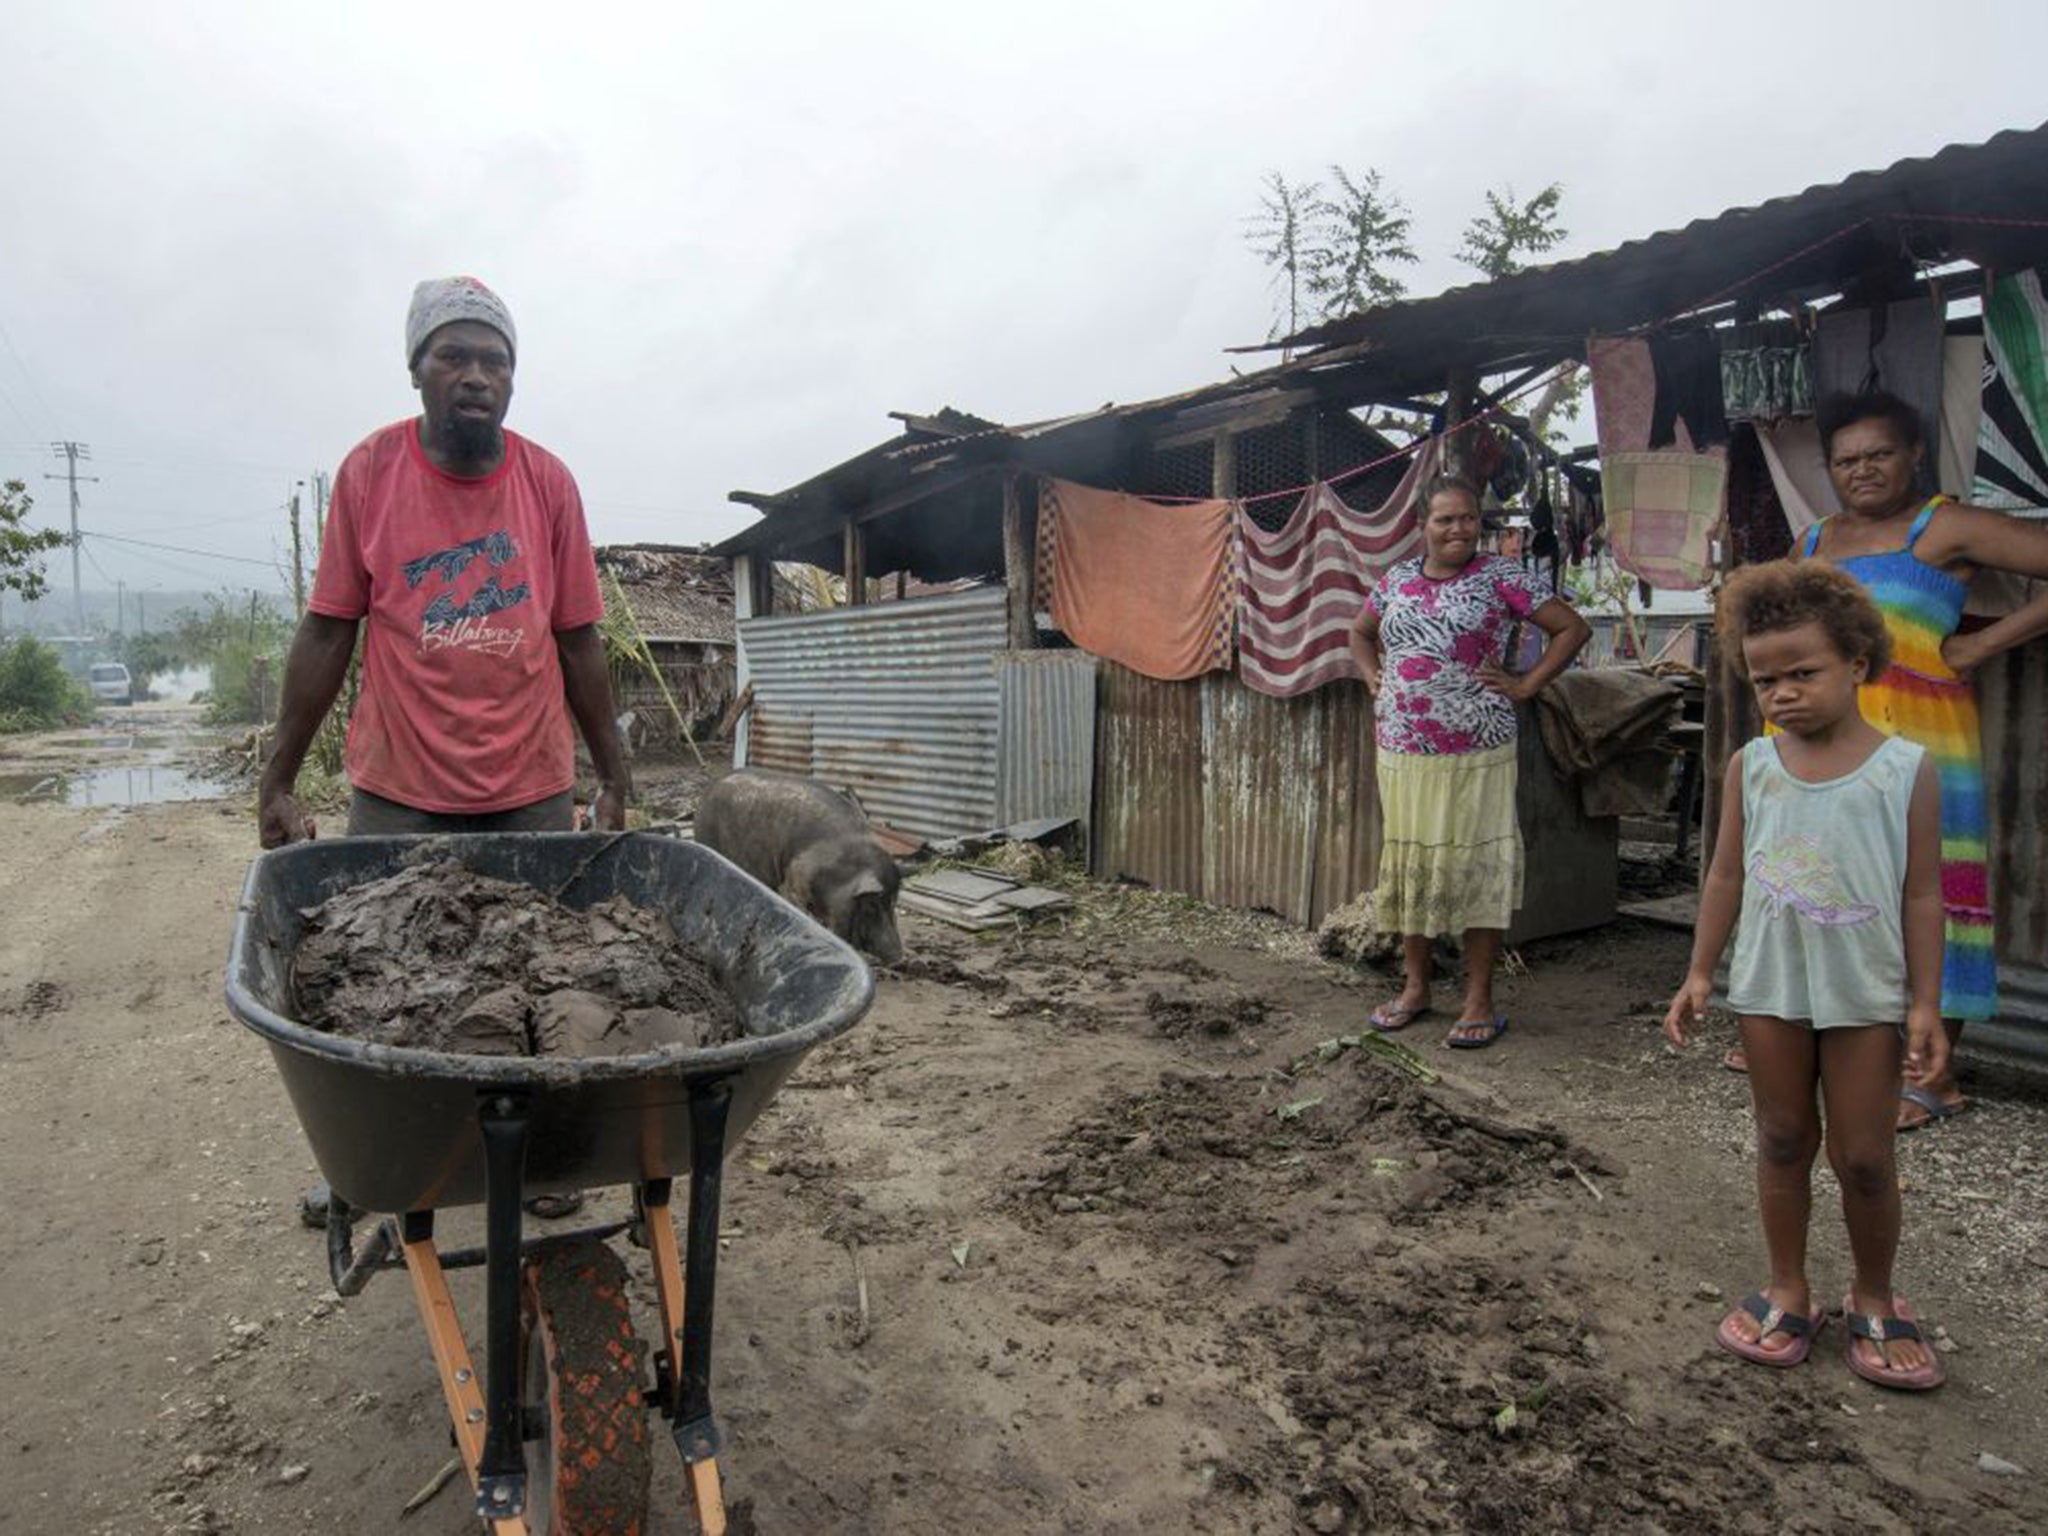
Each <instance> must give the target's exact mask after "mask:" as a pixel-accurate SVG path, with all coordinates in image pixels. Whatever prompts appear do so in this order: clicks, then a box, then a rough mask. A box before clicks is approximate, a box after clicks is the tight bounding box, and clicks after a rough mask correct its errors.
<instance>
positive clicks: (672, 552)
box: [593, 544, 739, 746]
mask: <svg viewBox="0 0 2048 1536" xmlns="http://www.w3.org/2000/svg"><path fill="white" fill-rule="evenodd" d="M593 553H594V554H595V555H596V557H597V570H598V579H599V581H600V582H601V583H602V585H603V587H604V595H605V604H606V607H607V609H608V610H610V612H609V613H608V616H607V624H608V626H616V625H623V626H630V628H631V629H632V630H633V631H635V632H636V633H637V635H638V638H639V641H640V643H641V644H642V645H643V646H644V647H645V651H644V655H645V657H646V658H647V659H648V660H651V661H652V663H653V666H654V668H656V669H658V670H659V673H660V676H659V678H658V679H657V678H656V676H655V675H654V672H653V671H650V669H649V668H648V666H647V665H645V664H644V662H642V661H640V660H637V659H634V658H631V657H626V656H622V655H618V654H615V655H614V657H613V661H612V666H611V671H612V692H613V697H614V698H615V700H616V701H617V704H618V707H619V709H620V711H621V712H622V713H626V714H630V715H631V716H632V717H633V723H632V725H631V727H630V728H629V737H630V739H631V740H632V741H633V742H634V744H635V745H636V746H638V745H639V744H641V743H644V742H649V741H652V742H660V743H664V744H667V745H671V746H672V745H677V744H679V743H680V738H681V732H682V730H683V729H684V728H687V729H688V730H689V732H690V734H691V735H692V736H693V737H694V738H695V739H697V740H700V741H701V740H703V739H704V738H705V737H706V736H707V735H708V734H709V733H710V732H711V731H712V730H713V729H715V727H716V726H717V724H718V722H719V719H720V717H721V716H723V715H724V714H725V712H726V710H727V709H728V707H729V706H730V705H731V703H732V701H733V695H734V693H735V691H736V688H735V682H734V679H735V677H736V676H737V673H738V646H739V640H738V635H737V632H736V630H735V628H734V622H733V588H732V567H731V565H730V563H729V562H727V561H726V560H724V559H722V558H721V557H719V556H717V555H714V554H712V553H710V552H709V551H708V550H706V549H704V548H701V547H691V546H687V545H680V544H605V545H601V546H599V547H598V548H597V549H596V550H594V551H593ZM621 634H623V630H622V631H621ZM615 649H616V648H615ZM671 701H673V704H671ZM678 716H680V720H679V719H678Z"/></svg>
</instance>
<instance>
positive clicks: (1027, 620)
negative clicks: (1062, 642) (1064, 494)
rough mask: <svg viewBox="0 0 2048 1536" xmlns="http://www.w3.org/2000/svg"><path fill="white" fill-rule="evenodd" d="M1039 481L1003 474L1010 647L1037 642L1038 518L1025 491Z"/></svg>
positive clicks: (1025, 647)
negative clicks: (1028, 506) (1030, 510)
mask: <svg viewBox="0 0 2048 1536" xmlns="http://www.w3.org/2000/svg"><path fill="white" fill-rule="evenodd" d="M1035 488H1036V482H1035V481H1032V480H1030V479H1029V478H1027V477H1026V476H1025V475H1024V474H1023V473H1021V472H1013V473H1011V474H1009V475H1006V476H1004V477H1003V585H1004V587H1005V588H1006V589H1007V590H1008V592H1009V606H1010V649H1011V650H1013V651H1028V650H1030V649H1031V648H1032V647H1033V646H1034V645H1036V644H1037V643H1038V622H1037V619H1036V617H1035V614H1036V611H1037V609H1036V604H1035V601H1034V599H1033V596H1032V592H1033V586H1034V583H1033V579H1032V578H1033V576H1034V574H1035V571H1036V560H1035V558H1034V557H1035V555H1036V553H1037V550H1036V548H1035V540H1034V539H1033V536H1032V535H1033V533H1034V531H1035V530H1034V527H1033V524H1034V523H1035V521H1036V520H1035V519H1034V518H1033V517H1032V516H1031V515H1030V512H1029V509H1027V507H1026V506H1025V501H1024V493H1025V491H1026V490H1027V489H1035Z"/></svg>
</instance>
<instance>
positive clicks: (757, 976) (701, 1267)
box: [227, 832, 874, 1536]
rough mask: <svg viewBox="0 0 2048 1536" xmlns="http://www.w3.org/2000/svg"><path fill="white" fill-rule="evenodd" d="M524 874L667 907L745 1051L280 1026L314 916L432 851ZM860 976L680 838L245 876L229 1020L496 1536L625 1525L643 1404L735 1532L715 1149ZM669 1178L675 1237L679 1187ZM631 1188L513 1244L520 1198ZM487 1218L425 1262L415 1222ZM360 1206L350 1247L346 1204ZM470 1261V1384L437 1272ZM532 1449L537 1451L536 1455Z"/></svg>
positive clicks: (426, 1232)
mask: <svg viewBox="0 0 2048 1536" xmlns="http://www.w3.org/2000/svg"><path fill="white" fill-rule="evenodd" d="M448 857H453V858H457V859H460V860H461V861H462V862H464V863H466V864H468V865H469V866H470V867H471V868H473V869H475V870H476V871H478V872H479V873H480V874H484V875H489V876H492V877H494V878H497V879H500V880H509V881H514V882H516V883H520V884H524V885H531V886H534V887H537V888H539V889H541V890H544V891H546V892H547V893H549V894H550V895H552V896H555V897H557V898H558V899H559V900H561V901H563V902H564V903H566V904H567V905H569V906H572V907H585V906H588V905H590V904H591V903H593V902H598V901H603V900H605V899H606V898H608V897H612V896H618V895H624V896H626V897H627V898H628V899H630V900H632V901H634V902H636V903H638V904H640V905H643V906H648V907H652V908H654V909H656V910H658V911H660V912H662V913H664V914H665V915H666V916H667V917H668V919H669V921H670V922H671V923H672V924H673V925H674V927H675V930H676V933H677V935H678V936H679V937H680V938H681V939H682V940H683V941H684V943H686V944H688V945H689V946H691V947H692V948H694V949H695V950H697V952H698V953H699V954H701V955H702V956H704V957H705V959H706V960H708V961H709V962H710V964H711V966H712V968H713V970H714V971H715V973H716V974H717V976H718V978H719V981H720V982H721V984H722V985H723V986H724V987H725V988H726V990H727V991H728V992H730V993H731V995H732V997H733V999H734V1000H735V1002H736V1003H737V1005H738V1008H739V1012H740V1016H741V1019H742V1022H743V1026H744V1029H745V1031H746V1033H745V1038H743V1039H741V1040H738V1041H735V1042H733V1043H731V1044H727V1045H720V1046H713V1047H709V1048H706V1049H702V1050H678V1049H670V1050H665V1051H657V1052H650V1053H646V1054H642V1055H635V1056H617V1057H605V1058H597V1059H581V1060H569V1059H547V1058H530V1057H510V1058H505V1057H492V1058H485V1057H476V1056H457V1055H450V1054H446V1053H443V1052H438V1051H423V1050H408V1049H401V1048H397V1047H392V1046H384V1045H375V1044H370V1043H366V1042H364V1041H360V1040H354V1039H349V1038H346V1037H343V1036H339V1035H331V1034H326V1033H323V1032H321V1031H319V1030H315V1029H311V1028H308V1027H307V1026H305V1025H303V1024H300V1023H297V1022H295V1020H294V1017H293V1015H294V1014H295V1012H296V1011H297V1010H296V1007H295V1003H294V990H293V974H292V961H293V954H294V952H295V950H296V949H297V947H298V941H299V939H300V937H301V935H302V934H303V932H304V929H305V920H306V913H307V912H308V911H309V910H311V909H312V908H314V907H317V906H319V905H320V904H321V903H322V902H324V901H326V900H328V899H329V898H330V897H333V896H336V895H338V894H340V893H341V892H343V891H345V890H347V889H349V888H350V887H352V886H356V885H360V884H362V883H364V882H365V881H370V880H377V879H381V878H383V877H385V876H387V875H391V874H395V873H397V872H398V871H399V870H401V869H403V868H405V867H406V866H408V865H409V864H412V863H414V862H416V861H418V860H421V859H426V858H448ZM873 996H874V977H873V974H872V973H871V972H870V971H869V970H868V967H867V965H866V963H865V962H864V961H863V960H861V958H860V957H859V956H858V955H856V954H855V953H854V952H853V950H851V949H850V948H848V947H847V946H846V945H845V944H844V943H843V942H841V941H840V940H839V939H837V938H835V937H833V936H832V935H831V934H829V933H827V932H826V931H825V930H824V929H823V928H820V927H819V926H818V925H817V924H816V923H814V922H812V921H811V919H810V918H809V917H807V916H806V915H805V914H803V913H802V912H800V911H798V910H797V909H796V908H795V907H793V906H791V905H790V904H789V903H787V902H785V901H784V900H782V898H781V897H779V896H777V895H775V894H774V893H773V892H771V891H770V890H768V889H767V887H765V886H763V885H761V884H760V883H759V882H757V881H755V880H753V879H752V878H750V877H749V876H747V875H744V874H742V873H740V871H739V870H737V869H735V868H734V867H733V866H732V865H731V864H729V863H727V862H726V861H725V860H724V859H722V858H720V857H719V856H718V855H717V854H715V853H712V852H711V851H710V850H709V849H705V848H700V847H698V846H696V845H695V844H694V843H684V842H678V841H675V840H673V839H669V838H660V837H650V836H646V835H644V834H639V833H609V834H592V833H574V832H564V833H537V834H535V833H528V834H481V835H471V836H451V837H379V838H346V839H341V840H338V841H326V842H311V843H300V844H297V845H295V846H292V847H288V848H282V849H278V850H276V851H275V852H271V853H266V854H263V855H262V856H261V857H259V858H258V859H257V860H256V861H255V863H254V864H252V865H251V866H250V869H249V876H248V881H247V883H246V885H245V886H244V889H243V893H242V903H241V908H240V910H239V912H238V914H237V916H236V919H235V932H234V941H233V945H232V948H231V949H230V952H229V956H228V970H227V1000H228V1007H229V1009H230V1011H231V1012H232V1013H233V1014H234V1016H235V1017H236V1018H237V1019H239V1020H240V1021H241V1022H242V1023H243V1024H246V1025H247V1026H248V1027H249V1028H250V1029H252V1030H254V1031H255V1032H256V1033H257V1034H259V1035H261V1036H262V1037H263V1038H264V1040H265V1041H266V1042H268V1044H269V1046H270V1050H271V1054H272V1056H273V1057H274V1058H275V1060H276V1062H277V1067H278V1071H279V1073H280V1074H282V1076H283V1078H284V1083H285V1088H286V1091H287V1092H288V1093H289V1094H290V1095H291V1100H292V1105H293V1107H294V1108H295V1109H296V1110H297V1111H298V1116H299V1123H300V1125H301V1126H302V1127H303V1128H304V1130H305V1133H306V1139H307V1141H308V1142H309V1143H310V1144H311V1146H312V1150H313V1157H314V1159H315V1161H316V1162H317V1163H318V1164H319V1166H320V1171H321V1173H322V1175H323V1176H324V1177H325V1178H326V1180H327V1182H328V1184H329V1186H330V1187H331V1188H332V1190H333V1195H332V1198H331V1201H330V1204H329V1208H328V1219H327V1259H328V1270H329V1273H330V1275H331V1276H332V1279H333V1282H334V1288H335V1290H336V1291H338V1292H339V1293H340V1294H341V1295H343V1296H354V1295H356V1294H358V1293H359V1292H361V1290H362V1289H363V1287H364V1286H365V1285H366V1284H367V1283H368V1282H369V1280H370V1278H371V1276H373V1275H375V1274H376V1273H378V1272H379V1271H380V1270H385V1269H398V1268H403V1269H404V1270H406V1271H407V1273H408V1274H409V1275H410V1276H411V1278H412V1286H413V1298H414V1300H415V1301H416V1302H417V1303H418V1306H419V1311H420V1320H421V1322H422V1323H423V1324H424V1325H425V1327H426V1332H427V1338H428V1342H429V1343H430V1345H431V1346H432V1350H433V1356H434V1364H435V1367H436V1369H437V1370H438V1371H439V1373H440V1377H441V1388H442V1392H443V1394H444V1395H445V1397H446V1399H447V1404H448V1415H449V1419H450V1421H451V1423H452V1425H453V1428H454V1438H455V1443H456V1446H457V1448H458V1450H459V1451H460V1454H461V1459H462V1462H463V1465H464V1466H465V1467H466V1468H467V1469H468V1472H469V1477H470V1481H471V1484H472V1485H473V1487H474V1489H475V1492H476V1510H477V1514H478V1516H479V1517H480V1518H481V1519H482V1520H483V1521H485V1522H486V1523H487V1525H488V1526H489V1528H490V1529H491V1530H492V1531H493V1532H494V1533H496V1536H528V1533H530V1536H554V1533H560V1536H590V1533H596V1532H614V1531H619V1532H624V1531H637V1530H638V1529H640V1521H641V1519H642V1518H643V1517H644V1515H645V1512H646V1503H647V1488H648V1450H647V1443H648V1440H649V1438H650V1424H649V1421H650V1419H651V1418H652V1417H653V1416H654V1415H656V1414H658V1415H659V1417H660V1419H661V1420H662V1421H664V1422H665V1423H666V1425H667V1427H668V1429H669V1433H670V1435H671V1437H672V1438H673V1439H674V1441H675V1444H676V1448H677V1449H678V1450H679V1451H680V1452H681V1454H682V1458H683V1462H684V1465H685V1470H686V1474H687V1477H686V1481H687V1485H688V1488H689V1492H690V1497H691V1501H692V1504H693V1507H694V1510H695V1515H696V1521H697V1525H698V1528H699V1529H700V1530H701V1531H703V1532H704V1533H705V1536H719V1533H721V1532H723V1531H724V1530H725V1528H726V1519H725V1511H724V1503H723V1498H722V1494H721V1491H720V1483H719V1469H718V1457H719V1451H720V1440H719V1432H718V1426H717V1422H716V1420H715V1418H714V1417H713V1413H712V1407H711V1342H712V1308H713V1301H714V1297H715V1294H716V1283H717V1271H718V1227H719V1185H720V1176H721V1171H722V1169H723V1167H724V1162H725V1158H726V1157H727V1155H728V1154H729V1153H730V1152H731V1150H732V1149H733V1147H734V1146H736V1145H737V1144H738V1143H739V1141H740V1138H741V1137H743V1136H744V1135H745V1134H746V1132H747V1130H748V1128H749V1127H750V1126H751V1125H752V1124H753V1123H754V1121H755V1120H756V1119H757V1118H758V1117H759V1116H760V1114H761V1111H762V1110H763V1109H764V1108H766V1107H767V1105H768V1102H769V1101H770V1100H771V1099H772V1098H774V1096H775V1093H776V1091H777V1090H778V1089H779V1088H780V1087H781V1086H782V1084H783V1083H784V1082H785V1081H787V1080H788V1078H789V1075H790V1073H791V1072H793V1071H794V1070H795V1069H796V1066H797V1064H798V1063H799V1062H800V1061H802V1060H803V1058H804V1057H805V1056H806V1055H808V1054H809V1053H810V1052H811V1051H812V1050H813V1049H814V1048H816V1047H817V1046H819V1045H821V1044H823V1043H824V1042H825V1041H827V1040H830V1039H832V1038H833V1037H835V1036H837V1035H840V1034H842V1033H844V1032H845V1031H846V1030H848V1029H850V1028H851V1027H852V1026H853V1025H854V1023H856V1022H857V1021H858V1020H859V1019H860V1017H861V1015H862V1014H864V1013H865V1012H866V1011H867V1007H868V1004H869V1002H870V1001H871V1000H872V999H873ZM678 1178H687V1181H688V1202H689V1203H688V1211H687V1214H686V1217H685V1222H684V1227H685V1236H684V1239H683V1242H682V1245H681V1252H680V1254H679V1252H678V1245H677V1240H676V1231H675V1225H674V1221H673V1218H672V1216H671V1214H670V1191H671V1188H672V1185H673V1181H675V1180H676V1179H678ZM619 1184H630V1185H631V1186H632V1187H633V1190H634V1195H635V1198H634V1215H633V1218H632V1220H630V1221H624V1222H611V1223H608V1224H605V1225H598V1226H585V1227H580V1228H577V1229H575V1230H572V1231H567V1232H562V1233H559V1234H550V1235H548V1236H544V1237H538V1238H526V1237H525V1236H524V1235H523V1234H522V1230H521V1227H522V1212H521V1209H520V1205H521V1201H522V1200H524V1199H526V1198H528V1197H531V1196H533V1195H538V1194H547V1193H561V1192H566V1191H569V1190H578V1189H593V1188H599V1187H603V1186H608V1185H619ZM477 1204H481V1205H482V1206H483V1207H484V1229H485V1238H484V1244H483V1246H482V1247H481V1248H468V1249H461V1250H457V1251H450V1252H443V1251H441V1250H440V1249H438V1248H437V1247H436V1245H435V1242H434V1217H435V1213H436V1212H437V1211H439V1210H442V1209H445V1208H447V1207H451V1206H464V1205H477ZM373 1212H374V1213H388V1214H381V1215H378V1216H375V1217H374V1218H373V1220H374V1223H375V1224H374V1226H373V1227H372V1228H371V1229H370V1232H369V1235H368V1236H367V1237H366V1238H365V1239H364V1241H363V1242H362V1244H361V1246H358V1245H357V1243H356V1236H355V1228H356V1223H357V1219H358V1217H360V1216H363V1215H365V1214H366V1213H373ZM622 1233H623V1234H626V1235H628V1236H629V1237H631V1238H632V1239H633V1240H634V1241H635V1242H638V1243H641V1244H644V1246H645V1247H646V1248H647V1250H648V1251H649V1253H650V1255H651V1258H652V1263H653V1268H654V1281H655V1292H656V1296H657V1299H658V1304H659V1308H660V1312H661V1336H660V1337H661V1344H660V1346H659V1347H658V1348H657V1349H656V1350H655V1351H654V1357H653V1362H652V1377H651V1380H650V1379H649V1378H648V1375H647V1374H646V1369H645V1367H644V1366H643V1364H642V1359H641V1355H642V1347H641V1345H640V1343H639V1341H638V1339H637V1338H636V1336H635V1334H634V1331H633V1324H632V1318H631V1316H630V1313H629V1312H628V1310H627V1306H626V1297H625V1283H624V1282H625V1270H624V1265H623V1262H622V1260H621V1259H620V1257H619V1255H618V1253H617V1252H616V1250H614V1249H613V1248H612V1247H611V1246H610V1245H609V1240H610V1239H612V1238H615V1237H618V1236H619V1235H621V1234H622ZM476 1266H481V1267H482V1268H483V1270H484V1276H485V1302H486V1308H485V1310H486V1319H485V1369H484V1372H483V1375H482V1377H481V1378H479V1376H478V1374H477V1371H476V1368H475V1365H474V1363H473V1361H472V1357H471V1355H470V1352H469V1346H468V1344H467V1342H466V1341H465V1339H464V1337H463V1332H462V1328H461V1325H460V1323H459V1322H458V1320H457V1318H456V1314H455V1303H454V1299H453V1297H452V1296H451V1295H450V1293H449V1289H448V1282H447V1278H446V1274H447V1271H449V1270H451V1269H459V1268H469V1267H476ZM529 1444H531V1445H533V1446H534V1448H535V1455H534V1456H533V1457H532V1459H531V1460H529V1458H528V1456H527V1446H528V1445H529Z"/></svg>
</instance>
